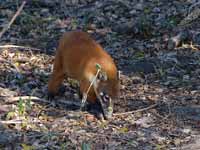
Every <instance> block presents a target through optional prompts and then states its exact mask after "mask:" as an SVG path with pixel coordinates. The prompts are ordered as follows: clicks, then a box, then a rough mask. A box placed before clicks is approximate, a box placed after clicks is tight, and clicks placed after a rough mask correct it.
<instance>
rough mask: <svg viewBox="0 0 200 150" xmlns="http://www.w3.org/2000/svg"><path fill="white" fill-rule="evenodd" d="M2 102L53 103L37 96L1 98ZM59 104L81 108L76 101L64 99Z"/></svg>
mask: <svg viewBox="0 0 200 150" xmlns="http://www.w3.org/2000/svg"><path fill="white" fill-rule="evenodd" d="M0 98H1V99H2V100H4V101H5V103H9V104H10V103H16V102H18V101H19V100H20V99H22V100H31V101H35V102H41V103H51V101H48V100H45V99H42V98H39V97H36V96H16V97H0ZM57 102H58V103H61V104H64V105H75V106H77V107H80V103H78V102H75V101H70V100H64V99H61V100H60V99H59V100H58V101H57Z"/></svg>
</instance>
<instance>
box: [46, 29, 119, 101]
mask: <svg viewBox="0 0 200 150" xmlns="http://www.w3.org/2000/svg"><path fill="white" fill-rule="evenodd" d="M97 63H98V64H100V65H101V67H102V70H103V71H105V72H106V74H107V76H108V80H107V81H102V82H100V83H99V85H98V87H99V90H104V91H106V92H107V93H108V94H109V96H110V97H111V98H116V97H117V95H118V90H119V82H118V77H117V68H116V66H115V63H114V61H113V59H112V58H111V57H110V55H109V54H108V53H107V52H106V51H104V50H103V48H102V47H101V46H100V45H99V44H98V43H96V42H95V41H94V40H93V39H92V38H90V36H89V35H88V34H87V33H85V32H81V31H72V32H67V33H65V34H64V35H63V36H62V38H61V39H60V41H59V46H58V49H57V52H56V56H55V61H54V68H53V74H52V76H51V78H50V81H49V83H48V91H49V92H50V93H52V94H56V92H57V91H58V88H59V86H60V85H61V83H62V82H63V79H64V76H65V75H67V77H70V78H73V79H76V80H78V81H79V83H80V91H81V93H82V94H83V93H85V92H86V91H87V89H88V87H89V85H90V81H91V79H92V77H94V75H95V74H96V72H97V69H96V67H95V66H96V64H97ZM95 99H96V95H95V92H94V90H93V88H91V89H90V92H89V94H88V99H87V100H88V101H90V102H95Z"/></svg>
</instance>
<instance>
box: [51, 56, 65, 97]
mask: <svg viewBox="0 0 200 150" xmlns="http://www.w3.org/2000/svg"><path fill="white" fill-rule="evenodd" d="M61 60H62V59H61V58H60V55H58V54H57V55H56V57H55V61H54V66H53V73H52V76H51V78H50V80H49V82H48V99H53V97H54V96H55V94H57V92H58V91H59V87H60V86H61V84H62V82H63V80H64V77H65V74H64V69H63V66H62V62H61Z"/></svg>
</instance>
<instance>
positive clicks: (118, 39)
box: [0, 0, 200, 150]
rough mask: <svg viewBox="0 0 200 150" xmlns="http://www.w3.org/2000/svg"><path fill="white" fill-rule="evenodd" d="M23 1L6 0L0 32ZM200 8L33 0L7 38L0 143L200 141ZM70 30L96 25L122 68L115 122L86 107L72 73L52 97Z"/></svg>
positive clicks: (0, 43)
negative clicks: (59, 54) (55, 69)
mask: <svg viewBox="0 0 200 150" xmlns="http://www.w3.org/2000/svg"><path fill="white" fill-rule="evenodd" d="M21 3H22V0H17V1H16V0H4V1H0V31H1V30H2V29H3V27H5V26H6V25H7V24H8V23H9V21H10V20H11V18H12V17H13V16H14V14H15V13H16V11H17V9H18V8H19V7H20V5H21ZM199 16H200V3H199V1H198V0H148V1H144V0H42V1H40V0H32V1H27V3H26V4H25V6H24V8H23V10H22V12H21V13H20V14H19V16H18V17H17V18H16V20H15V21H14V23H13V24H12V25H11V27H10V28H9V29H8V30H7V31H6V32H5V34H3V36H2V38H1V39H0V104H1V105H0V133H1V134H0V149H7V150H10V149H16V150H18V149H23V150H32V149H47V150H53V149H61V150H64V149H82V150H90V149H95V150H96V149H98V150H101V149H106V150H107V149H109V150H115V149H116V150H118V149H123V150H124V149H127V150H128V149H134V150H165V149H170V150H179V149H183V150H189V149H191V150H198V149H200V141H199V139H200V17H199ZM71 30H83V31H86V32H88V33H90V34H91V36H92V37H93V38H94V39H95V40H96V41H97V42H98V43H100V44H101V45H102V46H103V47H104V48H105V50H106V51H107V52H108V53H109V54H110V55H111V56H112V57H113V58H114V60H115V62H116V64H117V67H118V69H119V70H120V71H121V72H122V75H121V78H120V82H121V89H120V98H119V99H118V100H117V101H115V102H114V116H113V118H112V119H111V120H109V121H100V120H98V119H96V118H95V116H94V115H93V114H91V113H89V112H82V113H81V112H79V107H80V102H81V101H80V98H79V96H78V92H77V91H78V84H77V82H76V81H74V80H72V79H68V80H66V81H65V82H64V84H63V85H64V88H65V92H64V93H63V94H61V95H58V96H56V98H55V102H54V105H53V104H52V102H50V101H48V100H47V82H48V79H49V76H50V75H51V70H52V62H53V59H54V54H55V50H56V47H57V44H58V40H59V37H60V36H61V35H62V34H63V33H64V32H67V31H71ZM11 45H12V46H11ZM14 45H15V46H14ZM16 45H17V46H16ZM130 111H132V113H130Z"/></svg>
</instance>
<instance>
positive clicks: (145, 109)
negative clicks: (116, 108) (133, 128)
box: [113, 104, 158, 116]
mask: <svg viewBox="0 0 200 150" xmlns="http://www.w3.org/2000/svg"><path fill="white" fill-rule="evenodd" d="M156 106H158V104H153V105H150V106H149V107H146V108H142V109H137V110H133V111H128V112H123V113H115V114H113V116H121V115H128V114H133V113H138V112H143V111H147V110H149V109H152V108H155V107H156Z"/></svg>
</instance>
